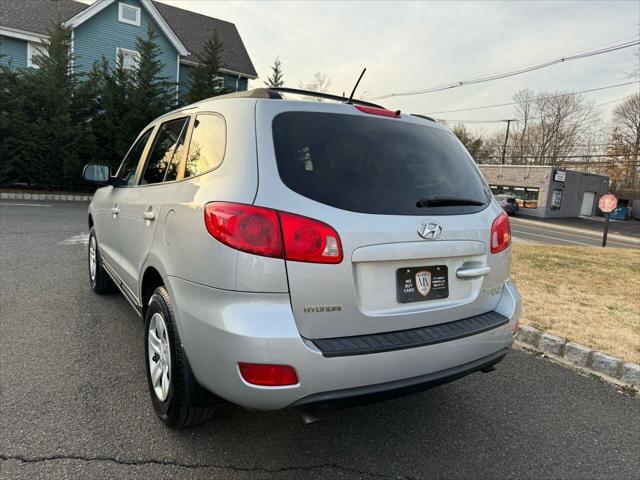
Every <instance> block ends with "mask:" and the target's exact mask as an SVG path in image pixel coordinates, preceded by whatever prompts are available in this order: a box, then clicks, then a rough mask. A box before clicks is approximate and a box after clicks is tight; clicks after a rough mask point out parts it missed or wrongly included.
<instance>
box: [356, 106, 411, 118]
mask: <svg viewBox="0 0 640 480" xmlns="http://www.w3.org/2000/svg"><path fill="white" fill-rule="evenodd" d="M354 107H356V108H357V109H358V110H360V111H361V112H362V113H368V114H369V115H380V116H382V117H392V118H400V110H397V111H393V110H387V109H386V108H378V107H367V106H365V105H354Z"/></svg>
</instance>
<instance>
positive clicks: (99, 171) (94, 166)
mask: <svg viewBox="0 0 640 480" xmlns="http://www.w3.org/2000/svg"><path fill="white" fill-rule="evenodd" d="M110 173H111V172H110V169H109V165H102V164H99V163H90V164H88V165H85V166H84V170H83V171H82V178H84V179H85V181H87V182H89V183H96V184H98V185H111V176H110Z"/></svg>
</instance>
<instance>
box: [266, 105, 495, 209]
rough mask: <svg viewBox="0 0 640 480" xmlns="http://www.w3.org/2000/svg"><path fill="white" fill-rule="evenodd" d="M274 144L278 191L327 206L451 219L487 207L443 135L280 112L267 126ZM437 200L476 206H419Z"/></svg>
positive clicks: (458, 147) (454, 144) (460, 153)
mask: <svg viewBox="0 0 640 480" xmlns="http://www.w3.org/2000/svg"><path fill="white" fill-rule="evenodd" d="M273 141H274V145H275V153H276V160H277V163H278V172H279V174H280V178H281V179H282V181H283V182H284V184H285V185H287V186H288V187H289V188H290V189H291V190H293V191H294V192H297V193H299V194H300V195H303V196H305V197H307V198H310V199H312V200H315V201H318V202H321V203H324V204H326V205H330V206H332V207H336V208H340V209H343V210H350V211H353V212H361V213H374V214H390V215H432V214H436V215H438V214H439V215H451V214H463V213H474V212H478V211H480V210H482V209H484V208H485V207H486V206H487V205H488V202H489V198H490V196H489V194H490V191H488V187H487V186H486V185H485V184H484V182H483V180H482V178H481V176H480V175H479V174H478V172H477V170H476V169H475V167H474V166H473V160H472V159H471V158H470V156H469V154H468V153H467V152H466V150H465V149H464V147H463V146H462V144H461V143H460V142H459V141H458V140H457V139H456V138H455V137H454V135H453V134H451V133H449V132H447V131H442V130H439V129H436V128H431V127H428V126H423V125H417V124H410V123H407V122H401V121H396V120H390V119H382V118H369V117H363V116H359V115H343V114H334V113H318V112H285V113H281V114H279V115H277V116H276V117H275V118H274V120H273ZM443 197H446V198H450V199H451V198H453V199H467V200H472V201H475V202H477V203H481V205H453V206H451V205H446V206H443V205H442V202H440V203H438V202H437V201H436V202H424V201H422V200H424V199H434V198H436V199H438V198H443ZM425 203H429V206H425ZM445 203H446V201H445ZM458 203H460V202H458ZM462 203H464V202H462ZM418 204H421V205H422V206H418Z"/></svg>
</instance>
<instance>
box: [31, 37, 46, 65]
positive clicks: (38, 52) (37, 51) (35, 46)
mask: <svg viewBox="0 0 640 480" xmlns="http://www.w3.org/2000/svg"><path fill="white" fill-rule="evenodd" d="M38 56H44V57H46V56H48V52H47V48H46V47H45V46H44V45H42V44H41V43H33V42H29V43H28V47H27V66H29V67H33V68H38V65H37V64H36V63H35V62H34V59H35V57H38Z"/></svg>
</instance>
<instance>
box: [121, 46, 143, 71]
mask: <svg viewBox="0 0 640 480" xmlns="http://www.w3.org/2000/svg"><path fill="white" fill-rule="evenodd" d="M120 52H122V54H123V56H124V55H132V56H134V57H136V65H137V64H138V63H140V53H139V52H136V51H135V50H129V49H128V48H120V47H118V48H116V62H117V61H118V59H119V58H120ZM125 69H126V70H132V69H131V68H126V67H125Z"/></svg>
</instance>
